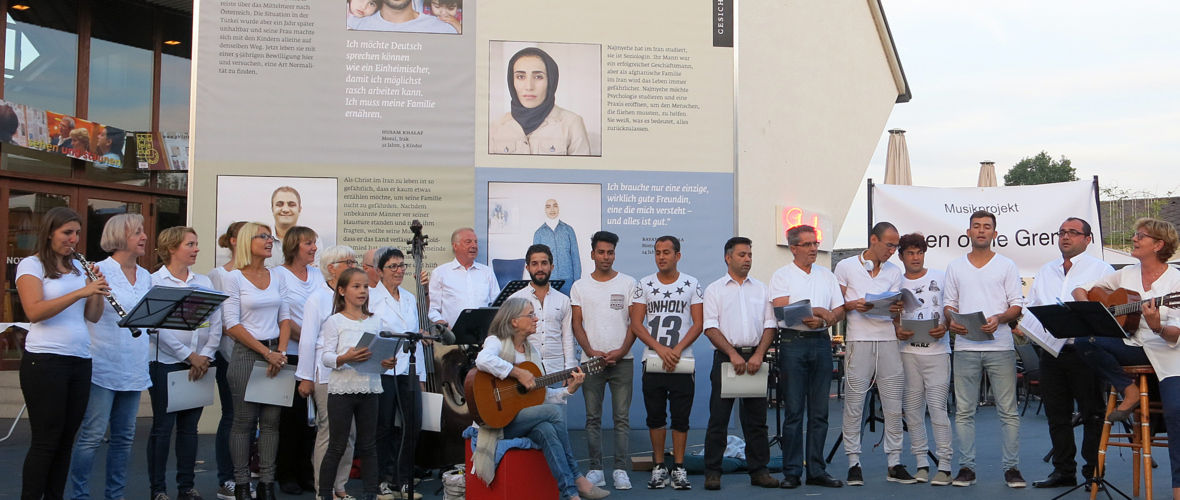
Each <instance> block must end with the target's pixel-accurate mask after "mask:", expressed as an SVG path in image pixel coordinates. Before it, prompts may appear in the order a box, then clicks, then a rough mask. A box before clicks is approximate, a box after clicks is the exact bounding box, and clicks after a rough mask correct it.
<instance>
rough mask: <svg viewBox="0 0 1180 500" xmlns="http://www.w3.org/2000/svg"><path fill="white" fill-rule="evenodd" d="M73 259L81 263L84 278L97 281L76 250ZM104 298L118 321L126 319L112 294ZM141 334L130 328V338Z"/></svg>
mask: <svg viewBox="0 0 1180 500" xmlns="http://www.w3.org/2000/svg"><path fill="white" fill-rule="evenodd" d="M74 258H75V259H77V260H78V261H79V262H81V263H82V270H83V271H86V277H88V278H90V281H97V280H98V276H95V275H94V271H93V270H91V269H90V266H91V264H90V262H87V261H86V257H83V256H82V254H80V253H78V251H77V250H74ZM104 297H106V299H107V302H108V303H110V304H111V308H113V309H114V310H115V312H116V313H118V314H119V318H120V319H121V318H126V317H127V311H125V310H123V306H121V305H119V301H117V300H115V295H114V294H113V293H112V294H109V295H104ZM141 333H143V332H142V331H140V330H139V329H138V328H135V327H131V336H132V337H135V338H139V335H140V334H141Z"/></svg>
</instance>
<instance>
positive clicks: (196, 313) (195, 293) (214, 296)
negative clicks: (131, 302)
mask: <svg viewBox="0 0 1180 500" xmlns="http://www.w3.org/2000/svg"><path fill="white" fill-rule="evenodd" d="M228 298H229V296H228V295H226V294H224V293H221V292H216V291H212V290H202V289H199V288H176V287H170V286H153V287H152V289H151V290H148V293H147V294H146V295H144V296H143V298H142V299H140V301H139V303H138V304H135V307H132V308H131V310H130V311H128V312H127V316H124V317H123V318H122V319H120V320H119V323H118V324H119V326H120V327H123V328H132V327H135V328H145V329H147V330H148V333H153V330H159V329H160V328H167V329H169V330H186V331H192V330H196V329H198V328H201V325H202V324H203V323H205V320H206V319H207V318H208V317H209V315H210V314H212V313H213V311H216V310H217V308H218V307H221V303H222V302H225V300H226V299H228Z"/></svg>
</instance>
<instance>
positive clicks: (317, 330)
mask: <svg viewBox="0 0 1180 500" xmlns="http://www.w3.org/2000/svg"><path fill="white" fill-rule="evenodd" d="M370 292H372V289H370ZM334 295H335V294H334V293H333V292H332V290H331V289H329V288H328V287H327V283H324V286H323V287H320V288H316V289H315V290H313V291H312V292H311V295H310V296H308V297H307V303H306V304H304V305H303V332H302V333H300V335H299V339H300V340H302V341H303V342H300V343H299V364H298V365H297V367H296V369H295V377H296V378H299V379H300V380H314V381H315V383H317V384H326V383H328V373H329V372H328V370H325V369H323V367H324V365H323V362H322V361H320V360H321V359H323V355H324V336H323V335H321V333H322V329H323V324H324V322H325V321H327V320H328V318H330V317H332V305H333V304H332V301H333V300H334V299H335V298H336V297H335V296H334Z"/></svg>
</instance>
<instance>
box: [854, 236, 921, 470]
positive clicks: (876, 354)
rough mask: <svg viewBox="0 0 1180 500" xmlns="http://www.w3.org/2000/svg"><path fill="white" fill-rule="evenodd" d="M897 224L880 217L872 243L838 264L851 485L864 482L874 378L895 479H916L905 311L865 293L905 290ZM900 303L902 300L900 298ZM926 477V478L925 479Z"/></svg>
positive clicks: (889, 468) (887, 451)
mask: <svg viewBox="0 0 1180 500" xmlns="http://www.w3.org/2000/svg"><path fill="white" fill-rule="evenodd" d="M900 237H901V236H900V235H899V234H898V233H897V228H896V227H894V226H893V224H890V223H888V222H878V223H877V224H876V225H875V226H873V230H872V233H871V234H870V235H869V248H868V249H867V250H865V251H864V252H861V253H860V254H858V255H857V256H856V258H854V259H844V260H842V261H840V263H839V264H836V271H835V274H836V281H837V282H838V283H839V284H840V292H841V294H842V295H843V297H844V310H845V311H846V312H847V313H848V333H847V335H846V336H845V339H844V340H845V343H846V345H847V354H846V357H845V359H846V360H847V363H846V364H845V372H844V373H845V378H844V380H845V384H844V390H845V394H844V433H843V436H844V453H846V454H847V455H848V481H847V482H848V485H849V486H863V485H864V474H863V472H862V471H861V465H860V452H861V443H860V438H861V436H860V429H861V420H862V418H861V417H862V416H863V414H864V403H865V395H866V394H868V392H869V389H870V388H871V387H872V386H873V384H874V382H875V383H876V385H877V391H878V393H880V396H881V410H882V411H883V412H884V413H885V455H886V457H887V461H888V463H887V465H888V470H887V471H886V475H885V478H886V479H887V480H888V481H890V482H895V483H902V484H913V483H916V482H918V479H917V478H915V477H914V476H911V475H910V473H909V471H907V470H906V468H905V466H904V465H902V464H901V443H902V436H903V434H902V425H901V420H902V418H901V412H902V395H903V394H904V392H905V369H904V368H903V367H902V364H901V346H900V345H898V343H897V332H896V329H895V325H894V322H893V318H892V317H891V316H892V315H894V314H896V313H899V312H901V309H900V304H896V303H895V304H894V305H893V306H892V309H891V310H887V311H882V310H880V309H879V308H874V307H873V306H872V304H869V303H868V302H869V300H868V299H867V298H866V296H868V295H870V294H884V293H890V292H897V291H899V290H900V289H901V277H902V274H903V273H902V270H901V267H899V266H897V265H896V264H894V263H892V262H889V258H890V257H893V254H894V253H895V252H897V244H898V240H899V239H900ZM899 302H900V301H899ZM925 479H926V478H923V481H925Z"/></svg>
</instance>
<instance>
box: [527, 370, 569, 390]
mask: <svg viewBox="0 0 1180 500" xmlns="http://www.w3.org/2000/svg"><path fill="white" fill-rule="evenodd" d="M575 369H576V368H567V369H565V370H562V371H559V372H556V373H550V374H548V375H541V376H540V377H537V382H536V385H535V386H534V387H549V386H551V385H553V384H556V383H558V382H564V381H565V379H567V378H570V374H571V373H573V372H574V370H575Z"/></svg>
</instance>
